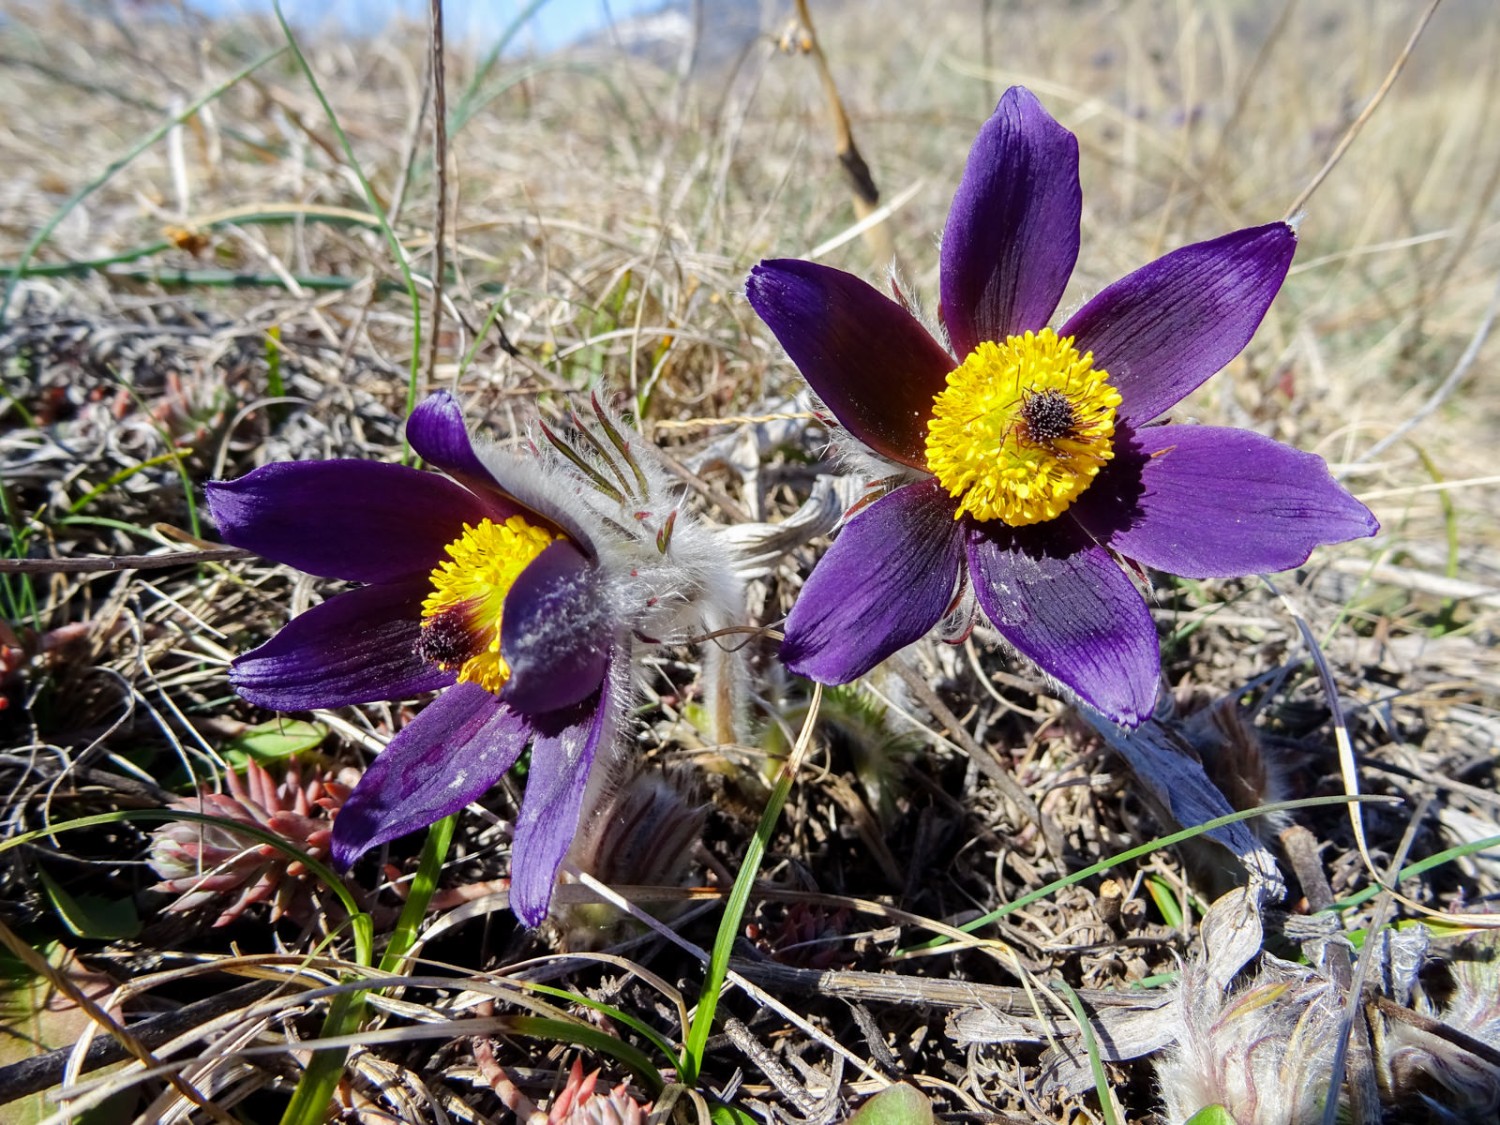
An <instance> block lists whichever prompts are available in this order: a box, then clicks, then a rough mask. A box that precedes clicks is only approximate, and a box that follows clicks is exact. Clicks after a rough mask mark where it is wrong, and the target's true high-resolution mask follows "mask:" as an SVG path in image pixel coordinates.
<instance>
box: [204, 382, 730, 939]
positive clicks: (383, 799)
mask: <svg viewBox="0 0 1500 1125" xmlns="http://www.w3.org/2000/svg"><path fill="white" fill-rule="evenodd" d="M595 411H596V416H597V422H596V423H595V425H594V426H592V427H590V426H587V425H585V423H584V422H583V421H582V420H581V419H578V418H576V416H575V419H574V423H575V426H576V427H577V432H576V437H575V441H576V445H577V446H578V448H574V446H573V445H571V444H569V443H568V442H566V441H564V440H563V439H561V438H559V437H557V435H555V434H553V433H552V432H551V431H550V430H547V429H546V428H545V427H543V432H544V433H545V434H546V437H547V440H546V441H539V442H538V443H537V445H536V446H535V447H533V449H532V453H533V456H530V457H523V456H520V455H517V454H513V453H510V452H508V451H506V450H504V449H501V448H499V447H494V446H490V445H487V444H477V445H476V443H474V442H472V441H471V440H470V436H469V433H468V431H467V429H466V428H465V426H464V421H463V415H462V412H461V410H460V409H459V406H458V403H457V402H456V400H455V399H454V398H453V397H452V396H451V395H449V394H447V393H445V392H444V393H438V394H435V395H433V396H431V397H430V398H428V399H427V400H426V401H425V402H423V403H421V404H420V405H419V406H418V407H417V408H416V409H415V410H414V411H413V412H412V414H411V416H410V418H409V419H408V421H407V427H406V436H407V440H408V441H409V442H410V444H411V447H412V449H413V450H415V451H416V453H417V454H418V455H419V456H420V457H422V459H423V460H425V461H426V462H427V463H429V464H430V465H432V466H434V467H436V468H438V469H441V470H442V471H443V473H444V474H446V475H442V476H440V475H438V474H437V473H431V472H424V471H421V470H418V469H413V468H408V467H406V466H403V465H393V464H384V463H379V462H373V461H357V460H332V461H303V462H290V463H277V464H270V465H264V466H262V467H261V468H258V469H256V470H254V471H253V472H251V473H249V474H247V475H246V476H244V477H241V478H239V479H238V480H234V481H227V482H215V483H211V484H210V485H209V486H208V502H209V508H210V511H211V513H212V515H213V518H214V520H215V522H216V523H217V524H218V527H219V531H220V533H221V534H222V536H223V538H224V539H225V541H227V542H229V543H232V544H234V545H235V546H238V547H244V548H247V549H249V550H252V551H255V552H257V553H259V554H261V555H264V556H266V557H267V558H271V559H275V560H277V561H279V562H283V563H287V564H289V565H291V566H294V567H296V568H298V569H299V570H303V571H306V572H307V573H309V574H313V575H316V576H319V577H323V578H332V579H342V580H344V581H348V582H353V583H360V585H358V586H356V587H355V588H353V589H350V590H347V591H344V592H341V593H338V594H336V595H334V596H333V597H331V598H329V599H328V600H326V601H324V602H323V603H322V604H320V605H318V606H315V607H314V608H312V609H310V610H308V611H307V612H305V613H302V614H300V615H299V616H297V617H295V618H293V619H292V620H291V621H290V622H289V623H288V624H287V625H286V626H285V627H284V628H283V629H282V630H281V631H280V632H279V633H277V634H276V635H275V636H274V637H272V638H271V639H270V640H269V641H267V642H266V643H265V644H263V645H261V646H260V647H259V648H257V649H255V650H253V651H251V652H249V653H246V654H244V655H243V656H240V657H239V658H238V659H236V660H235V661H234V663H233V665H232V667H231V670H230V682H231V683H232V685H233V686H234V688H235V690H236V691H238V692H239V694H240V695H241V696H243V697H244V698H245V699H247V700H249V701H250V702H252V703H255V704H257V705H259V706H262V707H267V708H271V709H273V710H280V711H304V710H309V709H313V708H327V707H342V706H348V705H351V704H358V703H369V702H373V701H376V700H388V699H403V698H409V697H411V696H415V695H419V694H421V693H424V692H430V691H437V690H440V689H442V694H441V695H439V696H438V697H437V698H436V699H435V700H434V701H433V702H432V703H430V704H428V706H427V707H426V708H424V709H423V710H422V711H421V712H420V713H419V714H418V715H417V716H416V717H415V718H414V719H413V720H412V721H411V722H410V723H408V724H407V725H406V726H405V727H404V728H403V729H402V730H401V731H400V733H399V734H397V735H396V737H395V738H393V739H392V740H391V742H390V743H389V744H388V745H387V746H386V748H385V749H384V750H383V751H382V752H381V753H380V755H379V756H378V757H377V758H376V759H375V762H374V764H373V765H371V767H370V768H369V769H368V770H367V771H366V772H365V774H364V776H363V777H362V778H361V779H360V782H359V784H358V785H357V786H356V788H355V789H354V792H353V794H352V795H351V796H350V797H349V799H348V801H347V802H346V803H345V804H344V805H343V807H342V809H341V810H340V811H339V815H338V819H337V820H336V821H335V822H334V827H333V836H332V844H331V854H332V858H333V860H334V862H335V864H336V865H338V866H339V867H341V868H347V867H348V866H349V865H350V864H352V863H353V862H354V860H355V859H357V858H358V857H359V856H360V855H361V854H363V853H364V852H365V851H367V850H368V849H370V848H372V847H375V846H377V845H379V844H383V843H385V842H387V841H389V840H393V839H395V838H397V837H399V836H404V835H406V834H407V833H409V832H413V831H415V830H417V829H419V828H422V827H425V826H426V825H429V824H431V823H433V822H434V821H436V820H439V819H441V818H442V817H444V816H447V815H448V814H450V813H452V812H455V811H457V810H458V809H461V808H463V807H464V806H465V805H467V804H469V803H470V802H471V801H473V800H475V799H476V798H478V797H480V796H481V795H483V794H484V792H485V791H486V790H488V789H489V788H490V787H491V786H492V785H493V784H494V783H495V782H496V781H497V780H498V779H499V778H500V777H501V775H502V774H504V773H505V772H506V771H507V770H509V769H510V768H511V766H512V765H514V764H515V762H516V760H517V759H518V758H519V757H520V755H521V753H522V751H524V750H525V749H526V748H527V747H528V746H529V747H530V748H531V760H530V767H529V770H528V773H527V780H526V792H525V798H524V800H523V802H522V806H521V810H520V814H519V816H518V818H517V821H516V825H515V834H514V839H513V843H512V853H511V906H512V908H513V909H514V910H515V912H516V914H517V916H518V917H520V918H521V919H522V921H524V922H525V923H526V924H528V925H537V924H539V923H540V922H541V921H542V919H543V918H544V917H545V916H546V914H547V908H548V905H549V903H550V901H551V897H552V887H553V884H554V882H555V881H556V878H557V872H558V869H559V867H560V866H561V864H562V861H563V859H564V857H565V856H566V854H567V851H568V848H569V846H570V845H571V843H572V841H573V838H574V835H575V832H576V831H577V828H578V824H579V818H580V815H581V813H582V811H583V809H584V808H585V805H586V793H587V790H588V789H589V785H590V780H591V778H592V779H594V780H595V782H596V784H597V782H598V779H599V777H600V776H601V775H602V774H607V773H608V772H609V770H608V769H607V768H600V766H599V764H598V763H599V760H600V759H602V758H605V757H607V756H608V753H609V752H610V751H611V750H612V749H613V748H614V744H615V742H616V735H617V732H618V729H619V727H620V724H621V721H622V718H623V714H624V711H625V707H626V704H627V701H628V695H629V690H628V689H629V677H630V659H631V641H632V637H633V635H636V634H644V633H646V632H652V633H654V634H655V635H657V636H661V635H663V633H664V631H667V630H671V629H674V628H679V627H682V626H683V625H685V624H687V623H701V622H702V621H704V620H708V621H711V622H712V623H713V625H715V626H717V625H719V624H721V623H722V622H723V620H724V618H726V617H727V616H729V615H730V614H732V613H733V607H734V606H735V603H736V597H737V594H738V588H737V586H736V585H735V583H734V581H733V579H732V577H731V576H730V575H729V574H728V573H727V571H725V570H724V567H723V563H722V559H721V556H720V553H719V552H716V551H715V549H714V548H713V545H712V543H711V541H710V540H709V539H708V538H707V536H706V534H705V533H704V531H703V530H702V529H701V528H698V527H697V526H695V525H694V524H693V523H692V521H691V520H689V519H682V518H679V515H680V513H679V512H678V510H677V508H676V507H675V504H673V503H671V502H669V501H667V500H665V499H664V496H665V494H666V492H667V491H668V485H667V482H666V481H665V479H664V478H663V477H662V475H661V474H660V472H659V471H658V470H657V469H656V467H655V466H654V465H652V464H650V463H649V462H646V461H644V460H643V458H642V456H641V454H642V453H644V450H642V449H641V448H639V447H638V445H632V444H631V443H630V442H629V441H628V439H627V438H626V437H625V436H624V433H623V432H622V428H621V427H620V426H618V425H616V424H615V423H614V422H613V421H611V420H610V418H609V417H608V416H607V415H606V414H605V413H604V412H603V411H602V410H600V409H599V408H598V405H597V403H596V404H595Z"/></svg>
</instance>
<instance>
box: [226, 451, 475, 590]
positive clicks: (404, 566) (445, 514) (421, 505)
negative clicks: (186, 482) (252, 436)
mask: <svg viewBox="0 0 1500 1125" xmlns="http://www.w3.org/2000/svg"><path fill="white" fill-rule="evenodd" d="M206 491H207V494H208V509H209V512H210V514H212V516H213V519H214V522H215V523H216V524H218V527H219V533H220V534H221V535H222V536H223V537H224V541H225V542H226V543H231V544H233V545H234V546H236V547H244V548H245V549H246V550H250V551H255V552H256V553H257V554H261V555H264V556H265V557H266V558H268V559H274V560H276V561H277V562H282V563H287V564H288V565H290V566H294V567H296V568H297V569H298V570H305V571H306V572H307V573H309V574H316V575H318V576H319V577H322V578H342V579H345V580H347V581H350V582H392V581H396V580H397V579H402V578H410V577H412V576H413V575H417V574H427V573H428V572H430V571H431V570H432V568H433V567H434V566H436V565H437V563H438V561H439V560H440V559H441V558H442V557H443V548H444V547H445V546H446V545H447V544H448V543H451V542H452V541H453V540H454V539H457V538H458V537H459V536H460V535H462V534H463V525H464V523H465V521H468V522H470V523H477V522H478V521H479V520H481V519H483V518H484V516H485V515H486V514H487V513H486V511H485V508H484V506H483V505H482V504H480V503H479V501H478V500H477V499H476V498H475V497H474V496H473V495H472V494H471V493H469V492H466V491H465V490H464V489H462V488H459V487H458V485H456V484H454V483H453V482H452V481H447V480H444V479H443V478H442V477H440V476H438V475H437V474H436V473H423V472H419V471H418V470H416V469H409V468H407V467H406V466H404V465H386V464H382V463H380V462H378V461H288V462H279V463H277V464H273V465H262V466H261V467H260V468H258V469H256V470H255V471H254V472H252V473H247V474H246V475H245V476H242V477H240V478H239V479H238V480H232V481H212V482H210V483H209V484H208V486H207V489H206Z"/></svg>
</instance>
